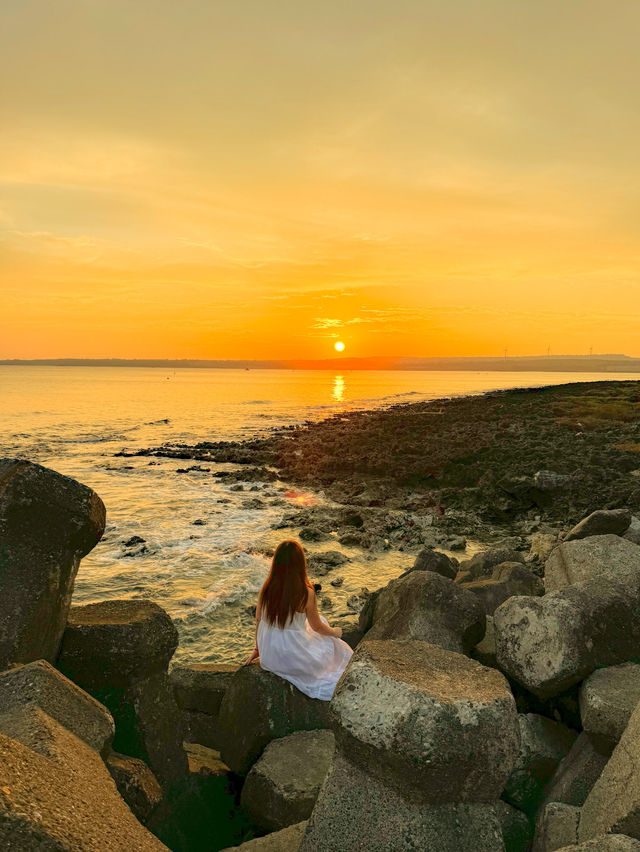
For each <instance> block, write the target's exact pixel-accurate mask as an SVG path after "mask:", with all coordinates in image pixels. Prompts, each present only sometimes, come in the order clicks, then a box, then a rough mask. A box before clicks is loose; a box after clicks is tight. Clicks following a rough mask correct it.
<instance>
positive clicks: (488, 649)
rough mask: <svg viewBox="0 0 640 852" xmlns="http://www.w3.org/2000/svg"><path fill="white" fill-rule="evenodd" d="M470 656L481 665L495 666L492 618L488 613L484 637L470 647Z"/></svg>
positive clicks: (494, 639)
mask: <svg viewBox="0 0 640 852" xmlns="http://www.w3.org/2000/svg"><path fill="white" fill-rule="evenodd" d="M471 656H472V657H473V659H474V660H477V661H478V662H479V663H482V665H483V666H489V667H490V668H492V669H495V668H497V661H496V636H495V632H494V629H493V618H492V617H491V616H490V615H488V616H487V629H486V631H485V634H484V637H483V638H482V639H481V640H480V642H478V644H477V645H476V646H475V648H472V649H471Z"/></svg>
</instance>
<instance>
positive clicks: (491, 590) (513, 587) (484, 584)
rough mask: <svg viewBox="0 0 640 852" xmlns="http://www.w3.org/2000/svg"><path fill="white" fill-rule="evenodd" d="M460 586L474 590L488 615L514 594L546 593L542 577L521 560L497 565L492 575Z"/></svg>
mask: <svg viewBox="0 0 640 852" xmlns="http://www.w3.org/2000/svg"><path fill="white" fill-rule="evenodd" d="M460 588H463V589H467V590H468V591H470V592H473V594H474V595H475V596H476V597H477V598H478V600H479V601H480V602H481V603H482V607H483V609H484V611H485V613H486V614H487V615H493V613H494V612H495V610H496V609H497V608H498V607H499V606H500V604H503V603H504V602H505V601H506V600H509V598H512V597H513V596H514V595H534V596H540V595H543V594H544V584H543V582H542V580H541V579H540V577H538V576H536V574H534V573H533V571H531V569H530V568H527V567H525V566H524V565H522V563H520V562H504V563H502V564H501V565H496V567H495V568H494V569H493V575H492V576H491V577H489V578H483V579H480V580H472V581H471V582H462V583H460Z"/></svg>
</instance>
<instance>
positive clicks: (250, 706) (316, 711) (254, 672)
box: [218, 665, 329, 775]
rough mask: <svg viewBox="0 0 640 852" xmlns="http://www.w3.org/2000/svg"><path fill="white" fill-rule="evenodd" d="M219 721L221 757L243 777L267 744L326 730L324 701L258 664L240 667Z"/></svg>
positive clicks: (326, 706) (224, 702) (327, 714)
mask: <svg viewBox="0 0 640 852" xmlns="http://www.w3.org/2000/svg"><path fill="white" fill-rule="evenodd" d="M218 718H219V726H220V727H219V732H220V740H221V748H220V753H221V755H222V759H223V760H224V762H225V763H226V764H227V765H228V766H229V767H230V769H232V770H233V771H234V772H236V773H238V774H239V775H246V773H247V772H248V771H249V769H251V766H252V765H253V764H254V763H255V762H256V760H257V759H258V758H259V757H260V755H261V754H262V752H263V750H264V748H265V746H267V745H268V744H269V743H270V742H271V741H272V740H275V739H278V738H280V737H286V736H287V735H288V734H292V733H294V732H295V731H315V730H321V729H326V728H329V703H328V702H326V701H318V700H317V699H314V698H308V697H307V696H306V695H304V694H303V693H302V692H300V690H298V689H296V688H295V686H293V684H291V683H289V681H286V680H283V678H281V677H278V676H277V675H275V674H273V673H272V672H268V671H264V670H263V669H261V668H260V667H259V666H255V665H254V666H243V667H242V668H240V669H238V671H237V672H235V674H234V675H233V676H232V678H231V683H230V685H229V687H228V689H227V691H226V692H225V694H224V697H223V699H222V704H221V706H220V715H219V717H218Z"/></svg>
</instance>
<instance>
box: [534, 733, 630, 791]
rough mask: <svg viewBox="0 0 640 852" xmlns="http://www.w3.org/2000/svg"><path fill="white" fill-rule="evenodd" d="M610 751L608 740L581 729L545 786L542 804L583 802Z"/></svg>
mask: <svg viewBox="0 0 640 852" xmlns="http://www.w3.org/2000/svg"><path fill="white" fill-rule="evenodd" d="M612 751H613V745H612V744H611V743H609V742H607V741H604V740H602V739H601V738H599V737H594V736H591V735H590V734H588V733H587V732H586V731H582V732H581V733H580V734H579V735H578V738H577V739H576V741H575V742H574V744H573V746H572V747H571V751H570V752H569V754H568V755H567V756H566V757H565V758H564V759H563V760H562V761H561V762H560V765H559V766H558V769H557V771H556V773H555V774H554V776H553V778H552V779H551V781H550V782H549V784H548V785H547V787H546V788H545V797H544V802H545V804H548V803H549V802H564V803H565V804H568V805H576V806H578V807H581V806H582V805H584V803H585V801H586V800H587V796H588V795H589V793H590V792H591V790H592V789H593V785H594V784H595V783H596V781H597V780H598V778H599V777H600V775H601V773H602V770H603V769H604V767H605V766H606V764H607V761H608V760H609V758H610V757H611V752H612Z"/></svg>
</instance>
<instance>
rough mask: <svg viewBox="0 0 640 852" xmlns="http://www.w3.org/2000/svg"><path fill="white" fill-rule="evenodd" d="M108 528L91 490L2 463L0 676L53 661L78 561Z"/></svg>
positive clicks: (37, 469) (20, 464)
mask: <svg viewBox="0 0 640 852" xmlns="http://www.w3.org/2000/svg"><path fill="white" fill-rule="evenodd" d="M104 526H105V507H104V504H103V502H102V500H101V499H100V498H99V497H98V495H97V494H96V493H95V492H94V491H92V490H91V489H90V488H87V486H86V485H81V484H80V483H79V482H76V481H75V479H70V478H69V477H67V476H62V475H61V474H59V473H56V472H55V471H53V470H49V469H48V468H45V467H41V466H40V465H37V464H32V463H31V462H27V461H21V460H19V459H0V566H1V567H0V572H1V573H0V578H1V581H2V600H1V602H0V670H3V669H6V668H7V667H8V666H9V664H10V663H28V662H31V661H32V660H37V659H44V660H48V661H49V662H54V661H55V658H56V655H57V653H58V648H59V646H60V640H61V639H62V633H63V631H64V626H65V622H66V619H67V614H68V612H69V607H70V605H71V594H72V591H73V583H74V580H75V576H76V574H77V572H78V566H79V565H80V560H81V559H82V557H83V556H86V554H87V553H89V551H90V550H91V549H92V548H93V547H94V546H95V545H96V544H97V542H98V541H100V538H101V536H102V534H103V532H104Z"/></svg>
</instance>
